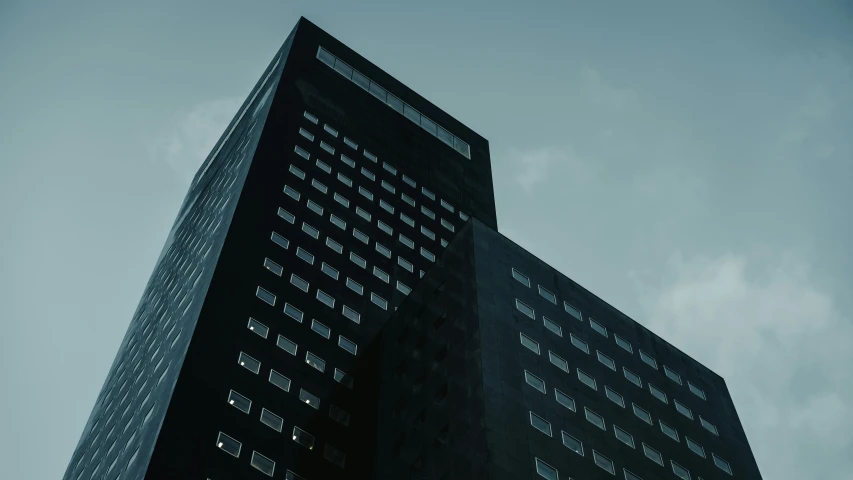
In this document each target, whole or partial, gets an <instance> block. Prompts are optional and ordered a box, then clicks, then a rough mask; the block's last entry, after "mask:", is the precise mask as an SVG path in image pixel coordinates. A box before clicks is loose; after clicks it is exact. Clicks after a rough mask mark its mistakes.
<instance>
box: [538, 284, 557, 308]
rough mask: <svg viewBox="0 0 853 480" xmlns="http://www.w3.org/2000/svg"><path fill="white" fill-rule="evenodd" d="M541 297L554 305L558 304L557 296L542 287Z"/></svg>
mask: <svg viewBox="0 0 853 480" xmlns="http://www.w3.org/2000/svg"><path fill="white" fill-rule="evenodd" d="M539 295H542V297H543V298H545V299H546V300H548V301H549V302H551V303H553V304H554V305H556V304H557V296H556V295H554V294H553V293H551V292H549V291H548V290H546V289H544V288H542V285H539Z"/></svg>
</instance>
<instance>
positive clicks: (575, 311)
mask: <svg viewBox="0 0 853 480" xmlns="http://www.w3.org/2000/svg"><path fill="white" fill-rule="evenodd" d="M563 308H564V309H565V310H566V313H568V314H569V315H571V316H573V317H575V318H577V319H578V320H583V319H582V318H581V311H580V310H578V309H577V308H575V307H573V306H571V305H569V303H568V302H563Z"/></svg>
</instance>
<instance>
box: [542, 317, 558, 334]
mask: <svg viewBox="0 0 853 480" xmlns="http://www.w3.org/2000/svg"><path fill="white" fill-rule="evenodd" d="M542 322H543V323H544V324H545V328H547V329H548V330H550V331H551V333H554V334H555V335H557V336H558V337H562V336H563V329H562V328H560V326H559V325H557V324H556V323H555V322H554V321H552V320H551V319H550V318H548V317H542Z"/></svg>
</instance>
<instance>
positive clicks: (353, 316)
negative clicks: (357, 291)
mask: <svg viewBox="0 0 853 480" xmlns="http://www.w3.org/2000/svg"><path fill="white" fill-rule="evenodd" d="M342 312H343V314H344V316H345V317H347V318H348V319H350V320H352V321H353V322H355V323H361V314H359V313H358V312H356V311H355V310H353V309H351V308H350V307H348V306H346V305H344V307H343V310H342Z"/></svg>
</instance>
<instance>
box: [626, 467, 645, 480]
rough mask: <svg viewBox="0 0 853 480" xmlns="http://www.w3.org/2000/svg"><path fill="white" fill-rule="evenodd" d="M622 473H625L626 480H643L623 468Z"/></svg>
mask: <svg viewBox="0 0 853 480" xmlns="http://www.w3.org/2000/svg"><path fill="white" fill-rule="evenodd" d="M622 471H623V472H625V480H643V479H642V478H640V477H638V476H637V475H636V474H634V473H631V471H630V470H628V469H625V468H623V469H622Z"/></svg>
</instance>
